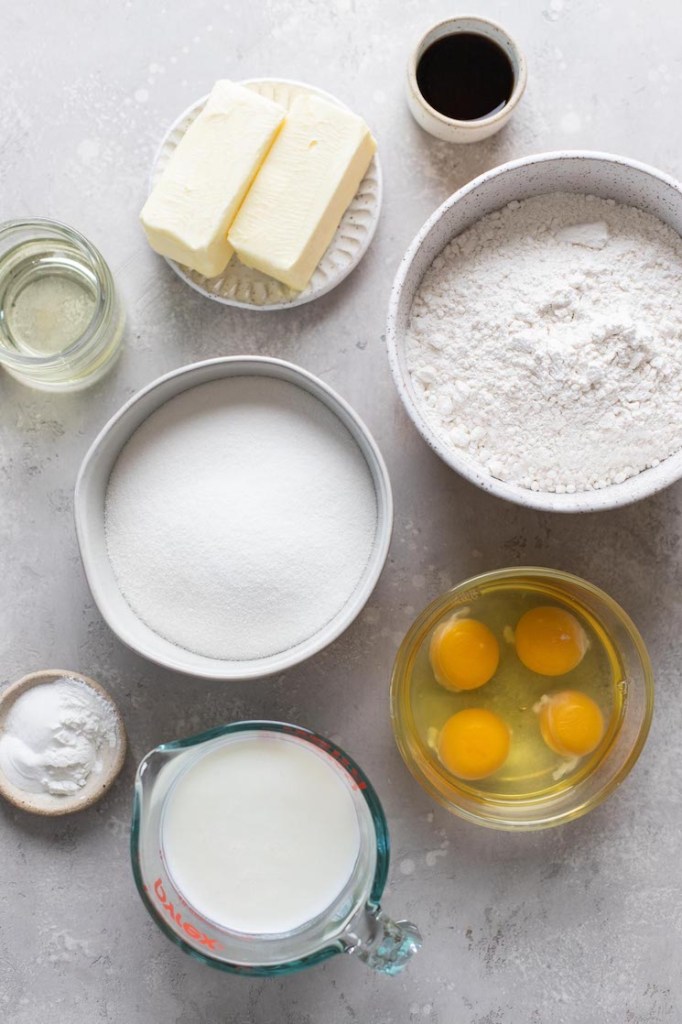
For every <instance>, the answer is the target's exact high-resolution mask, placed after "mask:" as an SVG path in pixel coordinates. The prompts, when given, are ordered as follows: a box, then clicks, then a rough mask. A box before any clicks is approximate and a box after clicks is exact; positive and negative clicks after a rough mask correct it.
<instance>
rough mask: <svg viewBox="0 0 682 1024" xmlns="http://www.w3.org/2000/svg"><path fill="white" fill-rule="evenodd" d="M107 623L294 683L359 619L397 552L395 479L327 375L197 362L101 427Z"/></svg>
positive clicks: (86, 483) (92, 572)
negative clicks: (393, 540)
mask: <svg viewBox="0 0 682 1024" xmlns="http://www.w3.org/2000/svg"><path fill="white" fill-rule="evenodd" d="M75 515H76V529H77V534H78V541H79V544H80V550H81V557H82V560H83V565H84V568H85V573H86V576H87V579H88V583H89V585H90V589H91V591H92V594H93V597H94V599H95V602H96V603H97V606H98V608H99V610H100V612H101V613H102V616H103V617H104V619H105V620H106V622H107V623H108V625H109V626H110V627H111V629H112V630H113V631H114V632H115V633H116V634H117V635H118V636H119V638H120V639H121V640H123V642H124V643H126V644H127V645H128V646H129V647H131V648H133V649H134V650H136V651H138V652H139V653H140V654H142V655H144V656H145V657H147V658H149V659H150V660H152V661H155V662H157V663H158V664H161V665H165V666H167V667H168V668H172V669H175V670H176V671H179V672H185V673H188V674H190V675H195V676H200V677H202V678H212V679H224V680H229V679H235V680H236V679H250V678H254V677H258V676H267V675H271V674H273V673H275V672H281V671H284V670H285V669H287V668H290V667H291V666H292V665H295V664H297V663H299V662H301V661H303V660H304V659H306V658H308V657H310V656H311V655H312V654H314V653H316V652H317V651H319V650H321V649H322V648H323V647H326V646H327V644H329V643H331V642H332V641H333V640H334V639H335V638H336V637H338V636H339V635H340V634H341V633H342V632H343V630H345V629H346V627H347V626H348V625H349V624H350V623H351V622H352V621H353V619H354V618H355V617H356V615H357V614H358V613H359V612H360V610H361V609H362V607H363V606H364V604H365V602H366V601H367V599H368V597H369V595H370V594H371V592H372V590H373V589H374V586H375V584H376V582H377V579H378V578H379V575H380V573H381V570H382V568H383V566H384V562H385V560H386V555H387V553H388V545H389V542H390V535H391V528H392V521H393V506H392V498H391V488H390V483H389V479H388V473H387V471H386V467H385V465H384V462H383V459H382V457H381V454H380V452H379V450H378V448H377V446H376V444H375V442H374V440H373V438H372V436H371V435H370V433H369V431H368V430H367V428H366V427H365V425H364V424H363V423H362V421H361V420H360V419H359V418H358V416H357V415H356V413H355V412H354V411H353V410H352V409H351V408H350V406H349V405H348V404H347V403H346V402H345V401H344V400H343V399H342V398H340V397H339V396H338V395H337V394H336V393H335V392H334V391H332V390H331V388H329V387H328V386H327V385H326V384H324V383H323V382H322V381H321V380H319V379H318V378H316V377H314V376H312V374H309V373H308V372H307V371H305V370H302V369H301V368H300V367H297V366H294V365H293V364H291V363H286V362H283V361H281V360H277V359H268V358H262V357H251V356H243V357H242V356H237V357H228V358H221V359H212V360H208V361H206V362H202V363H196V364H194V365H192V366H186V367H183V368H182V369H180V370H176V371H174V372H172V373H169V374H167V375H166V376H164V377H161V378H160V379H159V380H157V381H155V382H153V383H152V384H150V385H149V386H148V387H146V388H144V389H143V390H142V391H141V392H139V394H137V395H135V396H134V397H133V398H132V399H131V400H130V401H129V402H128V403H127V404H126V405H124V406H123V408H122V409H121V410H120V411H119V412H118V413H117V414H116V415H115V416H114V417H113V419H112V420H110V422H109V423H108V424H107V425H106V426H105V427H104V429H103V430H102V432H101V433H100V434H99V436H98V437H97V438H96V440H95V441H94V443H93V445H92V447H91V448H90V450H89V452H88V453H87V455H86V457H85V459H84V461H83V464H82V466H81V470H80V473H79V476H78V481H77V484H76V498H75Z"/></svg>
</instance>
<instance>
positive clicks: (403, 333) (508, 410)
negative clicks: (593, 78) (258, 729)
mask: <svg viewBox="0 0 682 1024" xmlns="http://www.w3.org/2000/svg"><path fill="white" fill-rule="evenodd" d="M680 232H682V187H681V186H680V184H679V183H678V182H676V181H675V180H674V179H672V178H670V177H668V176H667V175H665V174H663V173H661V172H660V171H657V170H655V169H653V168H651V167H647V166H645V165H643V164H640V163H637V162H636V161H633V160H628V159H626V158H625V157H618V156H611V155H608V154H603V153H591V152H563V153H547V154H541V155H539V156H532V157H526V158H524V159H522V160H516V161H513V162H512V163H508V164H504V165H503V166H501V167H497V168H495V169H494V170H492V171H489V172H487V173H486V174H483V175H481V176H480V177H479V178H476V179H475V180H474V181H472V182H470V183H469V184H468V185H466V186H465V187H464V188H462V189H460V191H459V192H456V193H455V194H454V195H453V196H451V197H450V198H449V199H448V200H447V201H446V202H445V203H443V205H442V206H441V207H440V208H439V209H438V210H436V212H435V213H434V214H433V215H432V216H431V217H430V218H429V220H428V221H427V222H426V223H425V224H424V226H423V228H422V229H421V231H420V232H419V234H418V235H417V237H416V238H415V240H414V241H413V242H412V244H411V245H410V247H409V249H408V250H407V252H406V254H405V256H404V258H403V260H402V263H401V265H400V268H399V271H398V274H397V276H396V279H395V282H394V285H393V291H392V294H391V300H390V307H389V315H388V330H387V344H388V351H389V358H390V362H391V367H392V370H393V375H394V379H395V382H396V385H397V388H398V391H399V394H400V397H401V399H402V401H403V403H404V405H405V408H406V410H407V412H408V414H409V415H410V417H411V419H412V420H413V422H414V424H415V425H416V427H417V429H418V430H419V431H420V433H421V434H422V436H423V437H424V439H425V440H426V441H427V442H428V444H429V445H430V446H431V447H432V448H433V450H434V451H435V452H436V454H438V455H439V456H440V457H441V458H442V459H443V460H444V461H445V462H446V463H447V464H448V465H449V466H451V467H452V468H453V469H455V470H457V472H459V473H461V474H462V475H463V476H465V477H466V478H467V479H469V480H470V481H472V482H473V483H475V484H477V485H478V486H479V487H482V488H483V489H484V490H487V491H490V492H491V493H494V494H496V495H498V496H499V497H502V498H505V499H507V500H509V501H515V502H517V503H519V504H522V505H528V506H530V507H533V508H538V509H544V510H548V511H556V512H587V511H593V510H597V509H606V508H614V507H616V506H619V505H625V504H628V503H630V502H633V501H637V500H639V499H641V498H644V497H646V496H647V495H650V494H653V493H654V492H656V491H658V490H660V489H662V488H664V487H667V486H668V485H669V484H671V483H673V482H674V481H676V480H678V479H679V478H680V477H682V320H681V319H680V317H679V312H678V305H679V296H680V294H682V239H681V238H680Z"/></svg>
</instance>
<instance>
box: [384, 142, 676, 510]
mask: <svg viewBox="0 0 682 1024" xmlns="http://www.w3.org/2000/svg"><path fill="white" fill-rule="evenodd" d="M548 192H582V193H586V194H588V195H595V196H600V197H601V198H603V199H615V200H616V202H619V203H625V204H626V205H629V206H636V207H637V208H638V209H640V210H644V211H645V212H646V213H650V214H653V215H654V216H655V217H659V218H660V219H661V220H662V221H663V222H664V223H665V224H669V225H670V227H671V228H673V229H674V230H675V231H677V232H678V234H682V185H680V183H679V182H678V181H675V180H674V178H671V177H669V175H667V174H663V173H662V172H661V171H657V170H656V169H655V168H653V167H648V166H647V165H646V164H641V163H638V162H637V161H635V160H630V159H628V158H627V157H623V156H612V155H611V154H609V153H592V152H589V151H585V152H583V151H576V152H572V151H570V150H569V151H566V152H559V153H540V154H538V155H537V156H527V157H523V158H522V159H521V160H513V161H511V163H508V164H502V166H501V167H494V168H493V170H491V171H487V172H486V173H485V174H482V175H481V176H480V177H478V178H474V180H473V181H470V182H469V184H468V185H465V186H464V187H463V188H461V189H460V190H459V192H455V194H454V195H452V196H450V198H449V199H447V200H446V201H445V202H444V203H443V205H442V206H439V208H438V209H437V210H436V211H435V213H433V214H431V216H430V217H429V219H428V220H427V221H426V223H425V224H424V226H423V227H422V229H421V231H420V232H419V234H418V235H417V237H416V238H415V239H414V241H413V242H412V244H411V245H410V247H409V248H408V250H407V252H406V253H405V255H404V256H403V259H402V261H401V264H400V267H399V268H398V273H397V275H396V278H395V281H394V283H393V290H392V292H391V300H390V304H389V310H388V324H387V331H386V343H387V346H388V355H389V359H390V363H391V369H392V371H393V378H394V380H395V384H396V387H397V389H398V394H399V395H400V398H401V399H402V402H403V405H404V406H405V409H406V410H407V413H408V415H409V416H410V418H411V419H412V422H413V423H414V425H415V426H416V428H417V430H418V431H419V432H420V434H421V435H422V437H423V438H424V440H425V441H426V442H427V443H428V444H429V445H430V446H431V448H433V450H434V452H435V453H436V454H437V455H439V456H440V458H441V459H442V460H443V462H445V463H447V465H448V466H451V467H452V469H454V470H456V471H457V472H458V473H460V474H461V475H462V476H464V477H466V478H467V479H468V480H471V482H472V483H474V484H476V485H477V486H478V487H481V488H483V490H484V491H489V492H490V493H491V494H496V495H497V496H498V497H500V498H505V499H506V500H507V501H514V502H516V503H517V504H519V505H527V506H528V507H529V508H537V509H542V510H544V511H547V512H594V511H596V510H598V509H607V508H616V507H618V506H620V505H628V504H630V502H633V501H639V500H640V499H641V498H646V497H648V496H649V495H651V494H654V493H655V492H656V491H660V490H661V489H662V488H663V487H667V486H668V485H669V484H672V483H674V482H675V481H676V480H679V479H680V478H681V477H682V451H679V452H676V453H675V454H674V455H671V456H670V457H669V458H667V459H665V460H664V461H663V462H661V463H660V465H658V466H654V467H652V468H651V469H645V470H643V471H642V472H641V473H638V474H637V476H633V477H630V478H629V479H628V480H625V481H624V483H622V484H609V486H607V487H602V488H600V489H599V490H595V491H577V492H576V493H575V494H554V493H552V492H549V491H531V490H528V489H527V488H525V487H521V486H520V485H519V484H514V483H506V482H504V481H502V480H497V479H496V478H495V477H493V476H491V475H490V473H488V471H487V470H486V468H485V467H484V466H482V465H481V464H480V463H479V462H476V461H474V459H473V458H471V457H470V456H469V455H467V454H465V453H464V452H460V451H458V450H457V449H455V448H451V447H449V446H448V445H447V444H445V443H444V442H443V441H442V440H441V438H439V437H438V436H437V434H436V433H435V432H434V431H433V430H432V428H431V426H430V425H429V424H428V423H427V421H426V419H425V418H424V416H423V415H422V412H421V408H420V406H419V402H418V401H417V399H416V397H415V394H414V391H413V387H412V380H411V378H410V373H409V371H408V369H407V365H406V360H405V335H406V332H407V328H408V323H409V318H410V310H411V308H412V301H413V299H414V296H415V293H416V291H417V289H418V287H419V285H420V283H421V280H422V278H423V276H424V274H425V273H426V271H427V270H428V268H429V267H430V266H431V263H432V262H433V260H434V258H435V257H436V256H437V255H438V253H439V252H441V251H442V250H443V249H444V248H445V246H446V245H447V244H448V242H450V241H451V240H452V239H453V238H455V236H456V235H459V234H460V233H461V232H462V231H465V230H466V229H467V228H468V227H471V225H472V224H474V223H475V222H476V221H477V220H479V219H480V218H481V217H484V216H485V215H486V214H488V213H492V211H493V210H499V209H500V208H501V207H503V206H506V204H507V203H509V202H511V201H512V200H513V199H519V200H521V199H527V198H529V197H530V196H538V195H543V194H544V193H548Z"/></svg>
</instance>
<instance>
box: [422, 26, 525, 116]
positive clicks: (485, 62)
mask: <svg viewBox="0 0 682 1024" xmlns="http://www.w3.org/2000/svg"><path fill="white" fill-rule="evenodd" d="M417 85H418V87H419V91H420V92H421V94H422V96H423V97H424V99H425V100H426V102H427V103H428V104H429V106H431V107H433V109H434V110H437V111H438V113H439V114H444V115H445V117H450V118H453V119H454V120H457V121H477V120H479V119H480V118H482V117H490V116H491V115H492V114H497V113H498V112H499V111H500V110H503V109H504V108H505V106H506V105H507V103H508V102H509V99H510V97H511V94H512V91H513V89H514V71H513V69H512V65H511V61H510V60H509V57H508V56H507V54H506V53H505V52H504V50H503V49H502V47H500V46H498V45H497V43H494V42H493V41H492V40H491V39H488V38H487V37H486V36H482V35H478V33H474V32H454V33H453V34H452V35H448V36H443V37H442V38H441V39H437V40H436V42H435V43H431V45H430V46H429V47H428V49H427V50H425V51H424V53H423V55H422V56H421V58H420V60H419V63H418V65H417Z"/></svg>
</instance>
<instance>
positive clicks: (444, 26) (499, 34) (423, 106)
mask: <svg viewBox="0 0 682 1024" xmlns="http://www.w3.org/2000/svg"><path fill="white" fill-rule="evenodd" d="M459 32H468V33H472V34H474V35H479V36H485V37H486V39H490V40H491V41H492V42H493V43H496V44H497V46H499V47H500V48H501V49H502V50H503V51H504V52H505V53H506V55H507V57H508V58H509V61H510V63H511V66H512V72H513V75H514V87H513V89H512V94H511V96H510V97H509V100H508V101H507V103H506V104H505V106H504V107H503V108H502V110H499V111H497V113H494V114H490V115H489V116H488V117H480V118H477V119H476V120H473V121H458V120H456V119H455V118H452V117H446V116H445V114H441V113H440V112H439V111H438V110H436V109H435V108H434V107H432V106H431V104H430V103H427V102H426V100H425V99H424V97H423V96H422V94H421V91H420V89H419V86H418V85H417V67H418V65H419V61H420V60H421V58H422V57H423V56H424V53H425V52H426V51H427V50H428V48H429V46H431V45H432V44H433V43H435V42H437V41H438V40H439V39H442V38H443V37H444V36H450V35H455V34H456V33H459ZM527 78H528V71H527V68H526V60H525V57H524V56H523V54H522V53H521V50H520V49H519V47H518V45H517V44H516V43H515V42H514V40H513V39H512V37H511V36H510V35H509V33H508V32H507V31H506V30H505V29H503V28H502V26H501V25H498V24H497V23H496V22H494V21H489V20H488V19H487V18H477V17H468V16H467V17H459V18H447V19H446V20H445V21H440V22H439V23H438V24H437V25H434V26H433V27H432V28H430V29H429V30H428V32H426V33H425V34H424V35H423V36H422V38H421V39H420V40H419V42H418V43H417V45H416V47H415V48H414V50H413V52H412V55H411V57H410V60H409V62H408V65H407V104H408V106H409V108H410V112H411V113H412V116H413V117H414V119H415V121H416V122H417V124H418V125H420V126H421V127H422V128H423V129H424V131H427V132H428V133H429V135H434V136H435V137H436V138H437V139H442V140H443V141H444V142H456V143H461V142H480V141H481V139H487V138H488V137H489V136H490V135H494V134H495V132H499V130H500V128H503V127H504V126H505V125H506V123H507V122H508V121H509V118H510V117H511V116H512V114H513V113H514V111H515V110H516V107H517V105H518V103H519V100H520V99H521V97H522V96H523V93H524V90H525V88H526V81H527Z"/></svg>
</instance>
